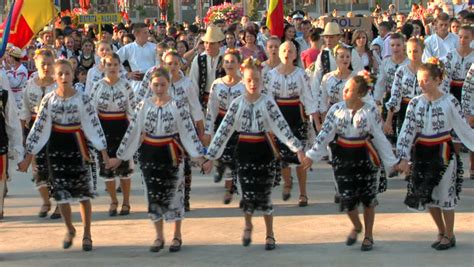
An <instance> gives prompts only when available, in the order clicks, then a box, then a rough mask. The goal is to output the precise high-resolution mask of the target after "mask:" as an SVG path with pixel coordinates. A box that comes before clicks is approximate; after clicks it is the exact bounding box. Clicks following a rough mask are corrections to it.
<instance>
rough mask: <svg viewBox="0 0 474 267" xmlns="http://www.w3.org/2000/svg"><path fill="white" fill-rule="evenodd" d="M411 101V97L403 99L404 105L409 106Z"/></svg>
mask: <svg viewBox="0 0 474 267" xmlns="http://www.w3.org/2000/svg"><path fill="white" fill-rule="evenodd" d="M410 100H411V98H409V97H403V98H402V103H403V104H408V103H410Z"/></svg>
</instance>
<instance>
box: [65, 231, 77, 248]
mask: <svg viewBox="0 0 474 267" xmlns="http://www.w3.org/2000/svg"><path fill="white" fill-rule="evenodd" d="M74 237H76V231H74V232H68V233H66V236H65V237H64V240H63V248H64V249H68V248H70V247H71V246H72V241H73V240H74Z"/></svg>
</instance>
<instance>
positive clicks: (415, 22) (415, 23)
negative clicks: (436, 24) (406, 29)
mask: <svg viewBox="0 0 474 267" xmlns="http://www.w3.org/2000/svg"><path fill="white" fill-rule="evenodd" d="M411 24H413V25H418V26H419V27H420V29H421V32H420V36H423V37H424V36H425V35H426V33H425V25H423V22H421V20H418V19H415V20H412V21H411Z"/></svg>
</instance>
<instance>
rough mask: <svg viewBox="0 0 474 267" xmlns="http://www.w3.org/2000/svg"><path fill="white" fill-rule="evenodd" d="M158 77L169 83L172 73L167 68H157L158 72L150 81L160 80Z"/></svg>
mask: <svg viewBox="0 0 474 267" xmlns="http://www.w3.org/2000/svg"><path fill="white" fill-rule="evenodd" d="M158 77H163V78H165V79H166V80H167V81H168V82H170V81H171V77H170V72H169V71H168V70H167V69H166V68H163V67H159V68H157V69H156V70H154V71H153V73H152V74H151V76H150V81H151V80H153V79H154V78H158ZM150 84H151V82H150Z"/></svg>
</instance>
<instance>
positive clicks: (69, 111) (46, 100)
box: [26, 91, 107, 155]
mask: <svg viewBox="0 0 474 267" xmlns="http://www.w3.org/2000/svg"><path fill="white" fill-rule="evenodd" d="M54 123H57V124H63V125H65V124H66V125H67V124H77V123H80V124H81V130H82V131H83V132H84V134H85V136H86V138H87V140H89V141H90V142H91V143H92V145H93V146H94V147H95V148H96V149H97V150H104V149H105V148H106V147H107V142H106V141H105V135H104V132H103V131H102V127H101V126H100V122H99V118H98V116H97V112H96V111H95V108H94V107H93V106H92V102H91V99H90V97H89V96H87V95H84V94H82V93H80V92H77V91H76V93H75V94H74V95H73V96H71V97H68V98H62V97H60V96H58V95H57V94H56V92H55V91H53V92H51V93H49V94H47V95H45V96H44V97H43V100H42V101H41V106H40V109H39V114H38V117H37V119H36V121H35V123H34V124H33V127H32V129H31V131H30V134H29V135H28V138H27V139H26V151H27V153H29V154H34V155H35V154H37V153H38V152H39V151H40V150H41V149H42V148H43V147H44V146H45V144H46V143H47V142H48V140H49V137H50V135H51V130H52V126H53V124H54Z"/></svg>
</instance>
